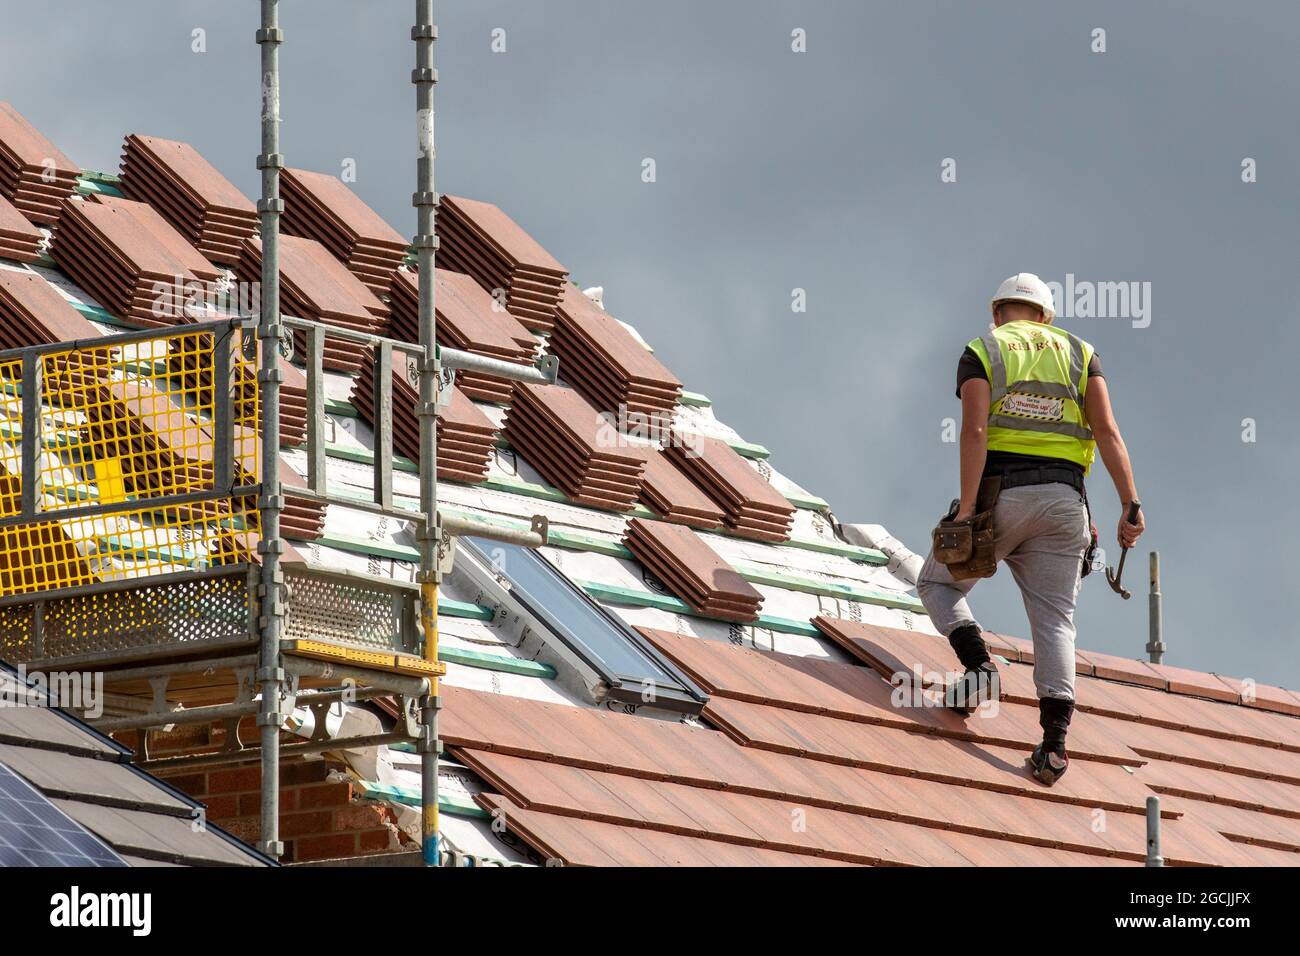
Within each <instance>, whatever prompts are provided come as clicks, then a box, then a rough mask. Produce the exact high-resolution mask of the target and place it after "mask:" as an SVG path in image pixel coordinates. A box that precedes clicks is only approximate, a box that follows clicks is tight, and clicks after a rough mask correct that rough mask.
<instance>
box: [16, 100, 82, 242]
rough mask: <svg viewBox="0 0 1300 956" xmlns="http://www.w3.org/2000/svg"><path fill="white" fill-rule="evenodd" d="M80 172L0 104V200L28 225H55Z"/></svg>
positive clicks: (18, 115)
mask: <svg viewBox="0 0 1300 956" xmlns="http://www.w3.org/2000/svg"><path fill="white" fill-rule="evenodd" d="M80 176H81V168H80V167H79V166H77V164H76V163H74V162H73V161H72V160H70V159H68V157H67V156H65V155H63V153H61V152H60V151H59V150H58V149H57V148H56V147H55V145H54V144H53V143H51V142H50V141H49V140H48V139H46V138H45V137H44V136H43V135H41V132H40V131H39V130H37V129H36V127H34V126H33V125H32V124H31V123H29V122H27V119H26V118H25V117H24V116H23V115H22V114H21V113H19V112H18V111H17V110H16V109H14V108H13V106H12V105H11V104H9V103H0V196H4V197H5V198H6V199H8V200H9V201H10V202H12V203H13V204H14V205H15V206H17V207H18V209H19V210H20V211H21V212H22V214H23V215H24V216H26V217H27V218H28V219H30V220H31V221H32V222H39V223H43V224H46V225H50V224H53V223H56V222H58V221H59V215H60V214H61V212H62V209H61V204H62V202H63V200H65V199H67V198H68V197H69V196H71V195H72V194H73V192H74V191H75V190H76V188H77V179H78V177H80Z"/></svg>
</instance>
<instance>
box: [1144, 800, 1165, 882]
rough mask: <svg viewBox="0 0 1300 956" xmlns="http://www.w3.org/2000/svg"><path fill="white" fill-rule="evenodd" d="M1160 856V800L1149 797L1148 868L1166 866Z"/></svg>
mask: <svg viewBox="0 0 1300 956" xmlns="http://www.w3.org/2000/svg"><path fill="white" fill-rule="evenodd" d="M1164 865H1165V858H1164V857H1162V856H1161V855H1160V798H1159V797H1147V866H1164Z"/></svg>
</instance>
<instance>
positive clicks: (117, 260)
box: [50, 196, 222, 328]
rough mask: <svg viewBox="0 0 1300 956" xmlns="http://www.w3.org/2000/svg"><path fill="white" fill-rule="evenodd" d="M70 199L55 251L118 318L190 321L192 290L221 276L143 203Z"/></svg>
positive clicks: (151, 324)
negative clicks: (187, 305) (189, 304)
mask: <svg viewBox="0 0 1300 956" xmlns="http://www.w3.org/2000/svg"><path fill="white" fill-rule="evenodd" d="M66 205H67V208H66V210H65V211H64V214H63V219H62V222H61V223H60V224H59V228H58V229H57V230H56V231H55V234H54V242H53V244H52V245H51V246H50V255H51V256H52V257H53V258H54V260H55V261H56V262H57V263H58V264H59V266H60V267H61V268H62V269H63V270H64V271H65V272H66V273H67V274H68V275H69V276H71V277H72V279H73V280H74V281H75V282H76V283H77V284H78V285H79V286H81V287H82V288H83V289H85V290H86V291H87V292H89V293H90V294H91V295H93V296H94V297H95V298H96V299H97V300H98V301H99V304H100V305H102V306H103V307H104V308H105V309H107V310H108V311H109V312H111V313H112V314H113V315H115V316H117V317H118V318H119V319H122V320H124V321H126V322H129V323H131V324H134V325H140V326H145V327H148V328H160V327H166V326H173V325H180V324H184V323H186V322H189V321H191V318H190V317H189V316H187V315H186V308H185V305H186V297H187V296H188V295H189V294H191V292H192V291H193V290H194V289H195V288H196V287H197V288H202V289H204V290H207V289H211V288H213V287H214V286H215V284H216V283H217V282H218V281H219V280H220V279H221V278H222V273H221V272H220V271H219V270H218V269H217V268H216V267H215V266H214V265H212V263H210V262H209V261H208V260H207V259H205V258H204V257H203V256H202V255H201V254H200V253H199V252H198V251H196V250H195V249H194V247H193V246H191V245H190V244H189V243H188V242H186V241H185V239H184V238H183V237H182V236H181V235H180V234H179V233H177V232H176V230H175V229H173V228H172V227H171V226H170V225H168V223H167V222H166V221H165V220H164V219H163V218H162V217H161V216H160V215H159V214H158V213H157V212H156V211H155V210H154V209H153V207H151V206H149V205H146V204H145V203H140V202H132V201H130V200H127V199H118V198H116V197H109V196H101V197H97V201H95V202H90V201H84V202H83V201H78V200H69V201H68V202H67V204H66ZM160 290H161V291H160Z"/></svg>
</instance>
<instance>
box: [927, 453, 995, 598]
mask: <svg viewBox="0 0 1300 956" xmlns="http://www.w3.org/2000/svg"><path fill="white" fill-rule="evenodd" d="M1001 490H1002V479H1001V478H1000V477H999V476H997V475H993V476H991V477H988V478H985V479H983V480H982V481H981V482H980V490H979V494H978V495H976V498H975V514H973V515H972V516H971V517H970V518H968V519H966V520H965V521H954V520H953V517H954V516H955V515H956V514H957V507H958V502H956V501H954V502H953V503H952V506H951V507H949V509H948V513H947V514H946V515H945V516H944V517H943V519H942V520H940V522H939V524H938V525H937V526H936V527H935V529H934V536H933V537H934V557H935V560H936V561H938V562H940V563H941V564H944V565H946V566H947V568H948V572H949V573H950V574H951V575H952V576H953V579H954V580H957V581H963V580H967V579H969V578H991V577H992V576H993V575H994V573H995V572H996V571H997V569H998V562H997V557H996V555H995V553H994V550H993V537H994V533H993V506H994V505H995V504H997V500H998V494H999V492H1001Z"/></svg>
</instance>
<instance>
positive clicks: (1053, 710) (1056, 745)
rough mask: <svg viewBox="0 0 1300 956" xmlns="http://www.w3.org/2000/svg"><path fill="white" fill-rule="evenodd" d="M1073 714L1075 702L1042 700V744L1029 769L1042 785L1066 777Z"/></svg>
mask: <svg viewBox="0 0 1300 956" xmlns="http://www.w3.org/2000/svg"><path fill="white" fill-rule="evenodd" d="M1073 714H1074V701H1072V700H1062V699H1061V698H1059V697H1040V698H1039V700H1038V723H1039V725H1040V726H1041V727H1042V728H1043V742H1042V743H1041V744H1039V745H1038V746H1037V747H1035V748H1034V752H1033V754H1032V755H1030V757H1029V761H1028V763H1029V770H1030V773H1031V774H1032V775H1033V777H1034V779H1035V780H1037V781H1038V782H1039V783H1044V784H1046V785H1047V786H1049V787H1050V786H1051V785H1052V784H1054V783H1056V781H1058V780H1060V779H1061V777H1063V776H1064V775H1065V771H1066V770H1068V769H1069V767H1070V757H1069V755H1068V754H1067V753H1066V752H1065V733H1066V731H1067V730H1069V728H1070V717H1071V716H1072V715H1073Z"/></svg>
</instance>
